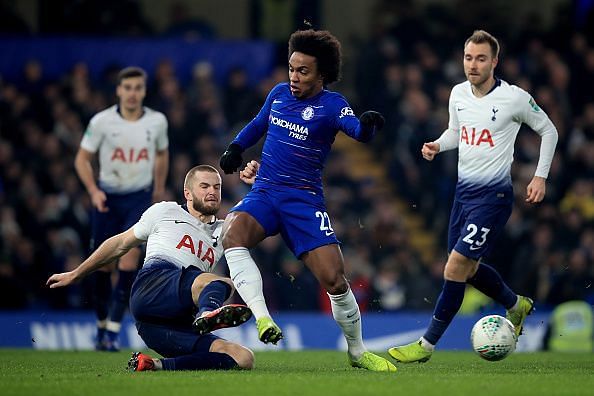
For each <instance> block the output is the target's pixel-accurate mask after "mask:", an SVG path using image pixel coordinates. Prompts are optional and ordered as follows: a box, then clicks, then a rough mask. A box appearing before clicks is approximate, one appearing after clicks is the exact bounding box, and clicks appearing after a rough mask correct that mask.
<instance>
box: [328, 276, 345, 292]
mask: <svg viewBox="0 0 594 396" xmlns="http://www.w3.org/2000/svg"><path fill="white" fill-rule="evenodd" d="M324 288H325V289H326V292H328V294H332V295H338V294H344V293H346V292H347V291H348V290H349V284H348V283H347V281H346V279H345V278H344V276H337V277H335V278H333V279H330V280H328V281H326V282H324Z"/></svg>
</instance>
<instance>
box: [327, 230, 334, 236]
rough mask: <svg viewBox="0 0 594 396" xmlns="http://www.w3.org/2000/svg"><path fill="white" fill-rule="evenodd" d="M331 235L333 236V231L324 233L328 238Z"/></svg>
mask: <svg viewBox="0 0 594 396" xmlns="http://www.w3.org/2000/svg"><path fill="white" fill-rule="evenodd" d="M332 234H334V231H326V236H330V235H332Z"/></svg>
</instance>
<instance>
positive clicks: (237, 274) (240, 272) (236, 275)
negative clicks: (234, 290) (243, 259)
mask: <svg viewBox="0 0 594 396" xmlns="http://www.w3.org/2000/svg"><path fill="white" fill-rule="evenodd" d="M244 271H245V270H243V271H239V272H238V273H236V274H235V276H234V277H233V278H231V280H232V281H233V282H235V278H237V277H238V276H239V275H241V274H242V273H243V272H244Z"/></svg>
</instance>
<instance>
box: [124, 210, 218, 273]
mask: <svg viewBox="0 0 594 396" xmlns="http://www.w3.org/2000/svg"><path fill="white" fill-rule="evenodd" d="M222 229H223V220H215V221H214V222H213V223H211V224H206V223H203V222H201V221H200V220H198V219H197V218H195V217H194V216H192V215H191V214H190V213H189V212H188V211H187V210H185V209H184V208H182V207H181V206H180V205H178V204H177V203H176V202H159V203H156V204H154V205H153V206H151V207H150V208H148V209H147V210H146V211H145V212H144V213H143V214H142V217H141V218H140V220H139V221H138V223H136V224H135V225H134V228H133V230H134V235H135V236H136V238H138V239H140V240H143V241H147V243H146V256H145V259H144V261H145V262H146V261H148V260H150V259H152V258H156V259H162V260H166V261H168V262H170V263H172V264H175V265H177V266H178V267H180V268H184V267H188V266H190V265H193V266H195V267H198V268H200V269H201V270H202V271H205V272H211V271H212V270H213V269H214V268H215V266H216V265H217V263H218V262H219V260H220V259H221V257H222V256H223V244H222V243H221V242H220V241H219V237H220V235H221V231H222Z"/></svg>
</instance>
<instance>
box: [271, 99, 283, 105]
mask: <svg viewBox="0 0 594 396" xmlns="http://www.w3.org/2000/svg"><path fill="white" fill-rule="evenodd" d="M275 103H283V101H282V100H276V99H274V100H273V101H272V104H275Z"/></svg>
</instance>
